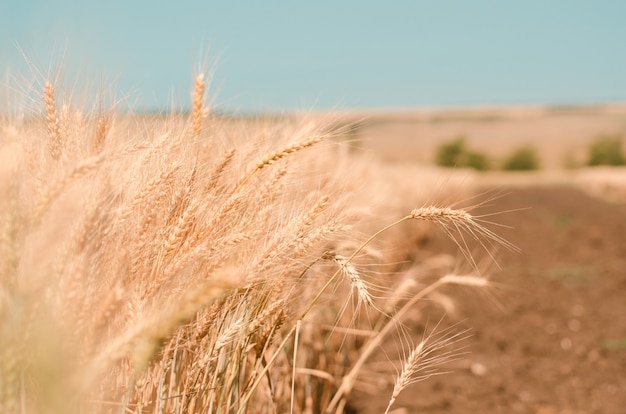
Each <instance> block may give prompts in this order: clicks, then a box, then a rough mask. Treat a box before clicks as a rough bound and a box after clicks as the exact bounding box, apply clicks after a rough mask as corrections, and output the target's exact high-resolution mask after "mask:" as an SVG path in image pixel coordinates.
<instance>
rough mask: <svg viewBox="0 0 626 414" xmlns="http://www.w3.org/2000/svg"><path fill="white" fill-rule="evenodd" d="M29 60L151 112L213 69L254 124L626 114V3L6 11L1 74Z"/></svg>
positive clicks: (74, 4) (27, 0)
mask: <svg viewBox="0 0 626 414" xmlns="http://www.w3.org/2000/svg"><path fill="white" fill-rule="evenodd" d="M22 53H23V54H25V55H26V56H27V58H28V59H29V60H30V61H31V62H32V63H33V64H34V65H35V67H36V68H37V69H39V70H41V71H42V72H43V73H48V72H50V73H53V74H55V73H56V74H57V76H60V75H59V74H60V73H62V74H63V75H64V76H65V78H68V79H74V78H76V77H78V76H80V77H79V79H80V80H81V81H82V82H86V83H91V84H94V83H95V84H106V85H111V86H109V89H114V90H115V91H116V94H117V95H118V96H126V97H129V98H128V102H130V104H131V105H133V106H136V107H138V108H143V109H147V108H155V107H157V108H165V107H167V106H168V105H169V104H170V103H171V102H172V97H174V98H175V99H174V102H176V103H177V104H178V105H182V106H185V105H187V104H188V101H189V94H190V92H189V90H190V88H191V84H192V74H193V73H194V70H195V69H196V68H197V67H198V66H199V65H200V64H202V63H203V62H207V65H206V67H208V68H209V69H212V70H213V72H214V75H213V81H212V88H211V89H212V93H213V94H214V95H215V102H216V104H217V106H218V107H220V108H222V109H225V110H235V111H241V112H247V111H256V110H276V109H310V108H320V109H321V108H367V107H377V108H380V107H411V106H440V105H473V104H478V105H492V104H523V103H548V104H565V103H588V102H605V101H616V100H622V101H625V100H626V1H621V0H614V1H609V0H596V1H590V0H569V1H562V0H542V1H539V0H519V1H502V0H457V1H449V0H430V1H426V0H423V1H419V0H418V1H395V2H393V1H388V2H383V1H377V2H374V1H339V0H337V1H316V2H299V1H281V2H278V1H255V2H253V1H228V2H227V1H221V2H216V1H206V0H205V1H195V0H180V1H169V2H165V1H145V0H134V1H133V0H109V1H107V2H105V1H90V0H82V1H81V0H54V1H52V0H50V1H44V0H0V62H1V63H0V64H1V65H2V66H3V67H0V72H5V71H9V72H10V73H11V74H13V75H15V74H20V75H24V76H26V77H27V78H28V77H33V75H32V71H31V69H29V66H28V65H27V64H26V63H25V59H24V57H23V55H22ZM58 62H62V64H61V65H59V64H58ZM59 67H61V68H63V69H62V70H60V69H58V68H59ZM77 73H78V74H80V75H77ZM79 84H80V82H79Z"/></svg>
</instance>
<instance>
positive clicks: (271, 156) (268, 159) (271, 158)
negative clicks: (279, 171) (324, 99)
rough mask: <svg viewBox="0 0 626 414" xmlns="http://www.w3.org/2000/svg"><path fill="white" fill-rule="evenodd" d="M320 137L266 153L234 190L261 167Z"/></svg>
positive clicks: (315, 141) (308, 144)
mask: <svg viewBox="0 0 626 414" xmlns="http://www.w3.org/2000/svg"><path fill="white" fill-rule="evenodd" d="M322 139H323V138H322V137H321V136H317V137H313V138H310V139H307V140H304V141H300V142H296V143H295V144H291V145H288V146H286V147H284V148H283V149H281V150H279V151H275V152H272V153H270V154H268V155H266V156H265V158H263V159H262V160H261V161H259V163H258V164H257V165H256V167H255V168H254V169H253V170H252V171H250V172H249V173H248V174H247V175H246V176H245V177H244V178H243V179H242V180H241V181H240V182H239V184H238V185H237V187H236V188H235V191H234V192H237V191H239V189H241V187H243V186H244V184H246V183H247V182H248V180H249V179H250V178H252V176H253V175H254V174H255V173H256V172H257V171H259V170H262V169H263V168H265V167H267V166H269V165H272V164H273V163H275V162H276V161H278V160H280V159H282V158H285V157H286V156H287V155H289V154H293V153H294V152H298V151H301V150H303V149H305V148H308V147H311V146H313V145H315V144H317V143H318V142H321V141H322Z"/></svg>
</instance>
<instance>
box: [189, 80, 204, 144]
mask: <svg viewBox="0 0 626 414" xmlns="http://www.w3.org/2000/svg"><path fill="white" fill-rule="evenodd" d="M204 88H205V84H204V73H200V74H199V75H198V76H196V81H195V85H194V90H193V111H192V115H191V125H192V128H193V136H194V137H197V136H199V135H200V133H201V132H202V123H203V121H204V118H205V117H206V113H205V110H204V108H203V106H204V105H203V102H204Z"/></svg>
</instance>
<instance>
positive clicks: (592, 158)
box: [587, 136, 626, 165]
mask: <svg viewBox="0 0 626 414" xmlns="http://www.w3.org/2000/svg"><path fill="white" fill-rule="evenodd" d="M587 164H589V165H624V164H626V158H624V154H623V153H622V139H621V138H620V137H614V136H606V137H599V138H597V139H596V140H595V141H594V142H593V144H591V147H590V148H589V161H588V162H587Z"/></svg>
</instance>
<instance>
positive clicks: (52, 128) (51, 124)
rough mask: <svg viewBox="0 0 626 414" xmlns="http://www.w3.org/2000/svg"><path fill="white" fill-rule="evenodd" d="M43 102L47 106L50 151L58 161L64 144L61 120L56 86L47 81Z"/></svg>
mask: <svg viewBox="0 0 626 414" xmlns="http://www.w3.org/2000/svg"><path fill="white" fill-rule="evenodd" d="M43 101H44V103H45V104H46V124H47V125H48V135H49V138H50V141H49V142H48V150H49V151H50V156H52V158H53V159H55V160H58V159H59V157H60V156H61V146H62V144H63V142H62V139H61V127H60V124H59V118H58V117H57V109H56V105H55V103H54V86H52V84H51V83H50V82H48V81H46V86H45V89H44V94H43Z"/></svg>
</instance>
